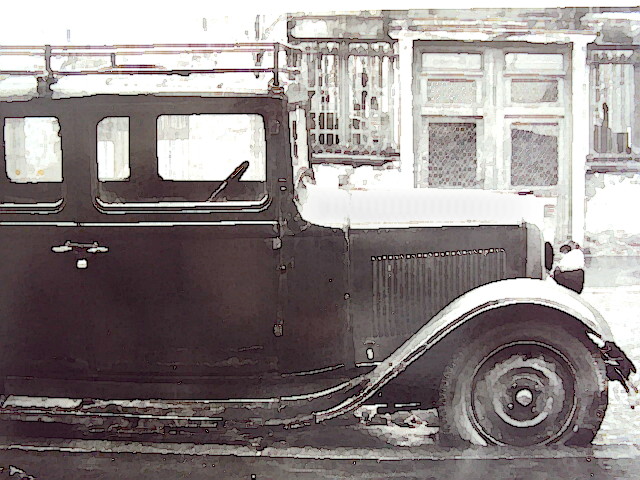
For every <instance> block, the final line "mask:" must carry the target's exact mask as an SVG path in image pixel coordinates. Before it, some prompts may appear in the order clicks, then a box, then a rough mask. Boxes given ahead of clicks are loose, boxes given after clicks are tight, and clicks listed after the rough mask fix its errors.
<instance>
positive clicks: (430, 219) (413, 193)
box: [298, 184, 544, 229]
mask: <svg viewBox="0 0 640 480" xmlns="http://www.w3.org/2000/svg"><path fill="white" fill-rule="evenodd" d="M543 205H544V204H543V199H540V198H537V197H534V196H533V195H518V194H516V193H511V192H496V191H488V190H453V189H402V190H401V189H395V190H356V189H350V190H347V189H338V188H329V187H322V186H318V185H313V184H311V185H306V189H305V191H302V192H300V201H299V204H298V206H299V209H300V213H301V215H302V217H303V218H304V219H305V220H307V221H308V222H311V223H314V224H316V225H320V226H325V227H333V228H345V227H346V226H349V228H355V229H358V228H361V229H363V228H406V227H418V226H432V227H437V226H456V225H519V224H521V223H522V222H529V223H533V224H535V225H537V226H538V227H539V228H540V229H542V227H543V213H544V208H543Z"/></svg>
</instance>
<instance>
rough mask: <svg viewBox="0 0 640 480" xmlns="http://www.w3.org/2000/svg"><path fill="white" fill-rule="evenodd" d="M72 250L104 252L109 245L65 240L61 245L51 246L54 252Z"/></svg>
mask: <svg viewBox="0 0 640 480" xmlns="http://www.w3.org/2000/svg"><path fill="white" fill-rule="evenodd" d="M72 250H85V251H86V252H87V253H106V252H108V251H109V247H105V246H104V245H100V244H99V243H98V242H93V243H78V242H70V241H68V240H67V241H66V242H64V244H63V245H58V246H55V247H51V251H52V252H54V253H65V252H70V251H72Z"/></svg>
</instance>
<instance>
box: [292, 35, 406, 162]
mask: <svg viewBox="0 0 640 480" xmlns="http://www.w3.org/2000/svg"><path fill="white" fill-rule="evenodd" d="M298 48H301V49H302V50H303V51H304V55H303V59H304V61H303V69H302V71H303V81H304V82H305V83H306V85H307V88H308V92H309V95H310V98H311V108H310V113H309V142H310V146H311V156H312V160H313V161H316V162H331V161H336V162H340V161H345V160H346V161H349V162H364V163H369V162H374V163H375V162H384V161H387V160H389V159H393V158H394V157H397V156H398V138H397V131H396V129H395V125H396V122H397V118H398V112H397V108H398V105H397V104H396V100H395V99H396V98H397V97H398V95H397V91H396V90H395V88H396V85H397V81H396V78H397V74H398V72H397V55H396V53H395V52H394V48H395V44H389V43H382V42H378V43H356V42H346V41H345V42H305V43H302V44H300V45H298Z"/></svg>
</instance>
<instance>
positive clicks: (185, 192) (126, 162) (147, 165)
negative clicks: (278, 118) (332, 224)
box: [96, 113, 268, 211]
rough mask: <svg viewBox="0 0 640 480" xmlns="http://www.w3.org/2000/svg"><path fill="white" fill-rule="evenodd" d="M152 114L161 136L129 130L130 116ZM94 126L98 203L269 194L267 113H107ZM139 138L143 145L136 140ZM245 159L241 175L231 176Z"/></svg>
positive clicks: (230, 199)
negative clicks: (136, 133) (132, 133)
mask: <svg viewBox="0 0 640 480" xmlns="http://www.w3.org/2000/svg"><path fill="white" fill-rule="evenodd" d="M151 119H153V120H154V121H155V142H153V140H154V139H153V138H151V137H149V136H147V137H144V138H143V139H140V138H138V137H137V136H135V135H131V132H130V123H131V122H133V121H137V122H138V124H140V122H143V123H146V122H148V121H149V120H151ZM146 125H148V123H146ZM96 128H97V151H96V158H97V180H98V182H97V195H96V196H97V204H98V207H99V208H100V209H114V210H117V209H118V208H124V209H130V208H133V207H135V208H145V209H152V210H155V209H160V210H161V209H163V208H171V209H174V210H175V208H180V207H181V206H184V207H187V208H189V209H192V208H196V209H200V210H204V211H207V210H215V209H219V208H228V207H230V206H232V207H233V208H234V209H235V208H239V209H242V208H244V207H247V208H253V207H255V206H257V205H264V204H265V203H266V201H267V199H268V195H267V163H266V162H267V136H266V129H265V122H264V119H263V117H262V116H261V115H258V114H251V113H248V114H228V113H227V114H219V113H216V114H191V115H169V114H166V115H164V114H161V115H157V116H153V117H151V116H150V117H148V118H147V117H140V118H136V119H130V118H128V117H107V118H103V119H102V120H100V122H98V124H97V127H96ZM130 137H131V138H130ZM135 138H137V141H138V143H139V144H138V145H133V144H132V145H130V141H134V139H135ZM153 143H155V145H154V144H153ZM154 152H155V155H153V153H154ZM245 162H246V163H248V166H247V168H246V170H245V171H244V172H243V173H242V175H240V176H239V177H238V178H237V179H236V180H235V181H231V182H228V183H225V180H226V179H227V178H228V177H229V176H230V175H231V173H232V172H234V171H235V170H236V169H238V168H239V167H240V166H241V165H243V164H244V163H245ZM223 184H224V185H223ZM221 186H222V188H219V187H221ZM214 193H215V194H214Z"/></svg>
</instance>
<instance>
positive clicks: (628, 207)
mask: <svg viewBox="0 0 640 480" xmlns="http://www.w3.org/2000/svg"><path fill="white" fill-rule="evenodd" d="M586 204H587V210H586V218H585V233H586V235H585V246H586V247H587V248H588V249H589V251H590V252H591V253H593V254H601V255H640V214H639V213H638V208H639V205H640V173H593V174H588V175H587V179H586Z"/></svg>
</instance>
